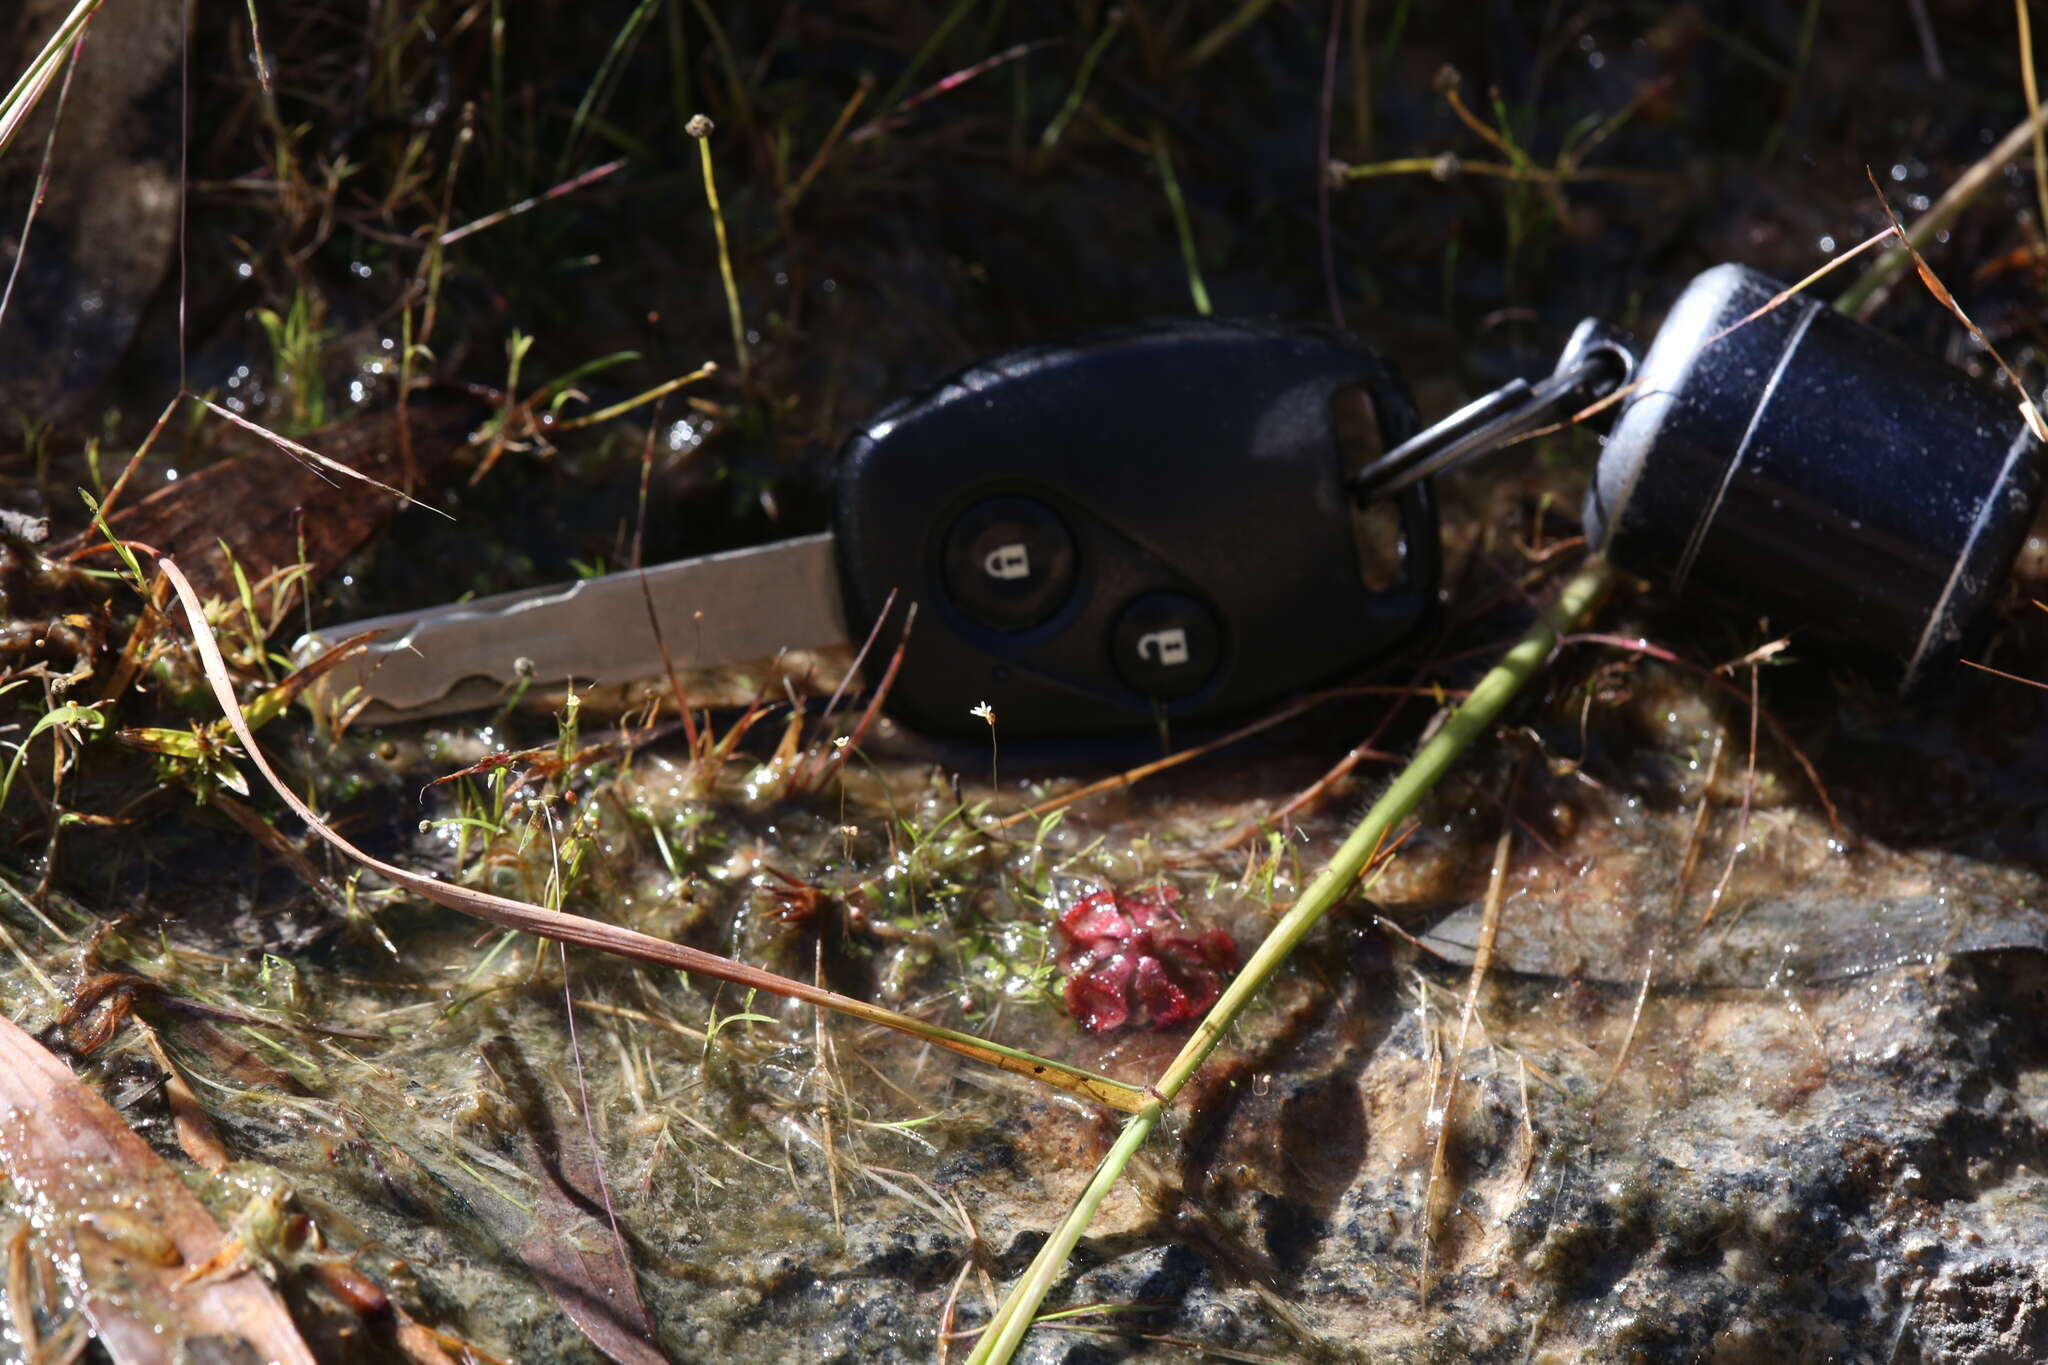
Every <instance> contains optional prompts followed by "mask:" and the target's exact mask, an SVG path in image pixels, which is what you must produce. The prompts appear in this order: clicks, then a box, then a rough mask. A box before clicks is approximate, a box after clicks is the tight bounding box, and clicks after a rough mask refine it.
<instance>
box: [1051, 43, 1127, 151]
mask: <svg viewBox="0 0 2048 1365" xmlns="http://www.w3.org/2000/svg"><path fill="white" fill-rule="evenodd" d="M1123 28H1124V12H1123V11H1122V10H1121V9H1117V10H1112V11H1110V15H1109V22H1108V23H1106V24H1104V25H1103V26H1102V32H1100V33H1098V34H1096V35H1095V41H1094V42H1092V43H1090V44H1088V51H1087V52H1085V53H1083V54H1082V56H1081V69H1080V71H1078V72H1077V73H1075V76H1074V88H1073V89H1071V90H1069V91H1068V92H1067V98H1066V100H1065V101H1064V102H1063V103H1062V104H1061V105H1060V109H1059V112H1058V113H1056V114H1054V115H1053V116H1052V121H1051V122H1050V123H1048V124H1046V125H1045V131H1044V132H1043V133H1041V134H1039V137H1038V156H1039V159H1040V160H1041V161H1042V160H1044V158H1046V157H1048V156H1050V155H1052V150H1053V148H1055V147H1057V146H1059V145H1060V139H1061V138H1062V137H1064V136H1066V132H1067V125H1068V124H1070V123H1072V122H1073V121H1074V115H1076V114H1078V113H1080V112H1081V101H1083V100H1085V99H1086V98H1088V84H1089V82H1090V81H1092V80H1094V79H1095V67H1096V65H1097V64H1098V63H1099V62H1101V60H1102V54H1103V53H1105V52H1107V51H1108V50H1109V45H1110V44H1111V43H1112V42H1114V41H1115V40H1116V35H1117V34H1119V33H1121V32H1123Z"/></svg>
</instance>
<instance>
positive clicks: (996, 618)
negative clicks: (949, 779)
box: [834, 320, 1438, 737]
mask: <svg viewBox="0 0 2048 1365" xmlns="http://www.w3.org/2000/svg"><path fill="white" fill-rule="evenodd" d="M1416 427H1417V420H1416V415H1415V407H1414V403H1413V401H1412V400H1411V399H1410V397H1409V395H1408V392H1407V389H1406V388H1405V386H1404V385H1403V384H1402V382H1401V380H1400V378H1399V377H1398V375H1397V374H1396V373H1395V371H1394V370H1393V368H1392V367H1391V366H1389V365H1388V364H1387V363H1386V362H1385V361H1384V360H1382V359H1381V358H1380V357H1379V356H1378V355H1377V354H1375V353H1374V352H1373V351H1371V350H1370V349H1368V348H1367V347H1365V346H1364V345H1362V344H1361V343H1359V342H1358V341H1356V340H1355V339H1353V338H1350V337H1347V336H1344V335H1342V334H1339V333H1336V332H1331V331H1327V330H1322V329H1316V328H1307V327H1299V326H1280V325H1273V324H1266V323H1258V322H1222V321H1206V320H1203V321H1175V322H1164V323H1154V324H1148V325H1145V326H1140V327H1134V328H1128V329H1123V330H1118V331H1114V332H1109V333H1104V334H1099V335H1096V336H1092V337H1089V338H1086V339H1084V340H1081V341H1078V342H1075V343H1073V344H1070V345H1061V346H1043V347H1034V348H1031V349H1028V350H1021V351H1014V352H1011V353H1009V354H1006V355H1002V356H998V357H996V358H994V359H992V360H986V361H983V362H981V363H979V364H976V365H974V366H972V367H970V368H968V369H965V370H962V371H961V372H960V373H958V374H956V375H954V376H952V377H951V378H949V379H947V380H945V381H944V382H942V383H940V384H938V385H937V386H935V387H934V388H932V389H931V390H930V391H928V392H926V393H923V394H921V395H918V396H916V397H913V398H910V399H907V400H904V401H901V402H898V403H895V404H893V405H891V406H890V407H888V408H886V409H884V410H883V411H882V412H881V413H880V414H879V415H878V416H877V417H876V418H875V419H874V420H873V421H872V422H870V423H869V424H868V425H867V426H866V427H865V428H864V429H863V430H861V431H859V432H857V433H856V434H855V435H854V436H853V437H852V438H851V439H849V440H848V442H847V443H846V446H845V448H844V449H843V450H842V452H841V455H840V465H839V482H838V487H837V493H836V501H835V507H834V531H835V540H836V545H837V553H838V556H839V568H840V582H841V586H842V588H843V591H844V594H845V600H846V607H847V615H848V622H849V625H850V627H851V629H852V630H853V632H854V638H856V639H859V638H861V637H862V635H863V634H865V632H866V631H867V630H868V629H869V628H870V627H871V626H872V625H873V623H874V622H875V621H876V619H877V618H878V617H879V615H880V614H881V611H882V608H883V604H884V603H885V601H886V600H887V599H888V597H889V594H890V593H891V591H894V592H895V593H896V594H897V602H898V611H897V613H896V615H895V617H894V618H893V622H892V623H891V624H890V625H888V626H887V627H886V628H885V630H884V632H883V635H882V637H881V639H880V640H879V641H878V643H877V646H876V650H877V653H876V654H875V655H874V656H872V659H871V662H870V665H869V672H870V674H871V675H872V676H875V677H879V676H880V673H881V669H882V666H883V661H885V660H886V659H887V658H888V657H889V651H891V650H893V649H894V647H895V645H896V643H897V631H898V630H900V628H901V627H900V622H901V621H902V619H903V613H902V610H901V608H902V607H903V606H906V605H908V604H909V603H913V602H914V603H916V604H917V608H918V614H917V621H916V626H915V628H914V629H913V631H912V633H911V638H910V641H909V644H908V648H907V649H906V650H905V651H904V655H903V661H902V667H901V670H900V672H899V673H898V675H897V677H896V679H895V682H894V685H893V687H892V689H891V692H890V694H889V698H888V702H887V706H888V709H889V710H890V712H891V713H892V714H893V715H895V716H896V717H898V718H899V719H901V720H902V721H903V722H904V723H905V724H908V725H910V726H912V727H914V728H917V729H920V730H928V731H934V732H940V733H956V734H957V733H963V732H964V733H975V732H980V731H983V730H984V729H985V726H984V723H983V721H982V720H981V719H980V718H979V717H978V716H976V715H975V714H974V713H973V712H972V711H971V710H970V708H971V707H972V706H973V704H974V702H976V701H986V702H988V703H989V704H990V706H992V707H993V708H994V710H995V714H996V718H997V725H998V730H999V733H1000V734H1001V735H1002V736H1004V737H1011V736H1016V737H1026V736H1039V735H1074V734H1087V733H1101V732H1105V731H1113V730H1129V729H1139V728H1146V727H1151V726H1153V725H1155V724H1157V723H1159V722H1161V721H1162V720H1170V721H1175V722H1181V721H1186V722H1200V721H1206V720H1211V719H1217V718H1222V717H1226V716H1230V715H1233V714H1236V713H1241V712H1244V711H1247V710H1249V709H1252V708H1255V707H1258V706H1260V705H1263V704H1267V703H1270V702H1272V701H1274V700H1275V699H1277V698H1279V697H1282V696H1284V695H1286V694H1288V693H1290V692H1293V691H1296V690H1298V689H1301V688H1303V687H1307V686H1310V685H1312V684H1315V683H1318V682H1321V681H1324V680H1326V679H1329V678H1331V677H1334V676H1337V675H1340V674H1343V673H1346V672H1348V671H1352V670H1356V669H1358V668H1361V667H1363V666H1365V665H1368V664H1370V663H1371V662H1373V661H1374V660H1375V659H1378V658H1380V657H1382V656H1384V655H1385V654H1386V653H1387V652H1388V650H1389V649H1390V648H1391V647H1392V646H1394V645H1395V644H1396V643H1397V642H1398V641H1399V640H1400V639H1401V638H1402V637H1403V636H1405V635H1406V634H1408V633H1409V632H1410V631H1411V630H1413V629H1414V628H1415V626H1416V625H1417V623H1418V622H1420V621H1421V620H1422V619H1423V617H1424V616H1425V615H1426V614H1427V613H1428V612H1429V611H1430V609H1431V608H1432V606H1433V604H1434V601H1435V596H1436V585H1437V569H1438V563H1437V559H1438V545H1437V524H1436V512H1435V506H1434V503H1433V499H1432V494H1431V491H1430V488H1429V485H1428V483H1427V482H1426V481H1425V482H1423V483H1420V484H1417V485H1415V486H1413V487H1411V488H1410V489H1408V490H1406V491H1405V492H1403V493H1402V494H1401V495H1400V496H1399V497H1398V498H1397V499H1394V500H1392V501H1391V502H1388V503H1383V504H1380V505H1379V506H1378V507H1375V508H1361V507H1360V506H1359V505H1358V503H1357V502H1356V500H1354V498H1353V497H1352V496H1351V494H1350V493H1349V492H1347V490H1346V479H1347V477H1348V476H1349V475H1350V474H1351V473H1353V472H1355V471H1356V470H1357V469H1358V468H1360V467H1362V466H1363V465H1364V464H1366V463H1369V462H1370V461H1371V460H1372V459H1374V458H1375V457H1377V456H1378V455H1379V454H1381V453H1383V452H1384V451H1385V450H1389V449H1392V448H1393V447H1394V446H1395V445H1397V444H1399V443H1400V442H1401V441H1403V440H1405V439H1407V438H1408V437H1409V436H1410V435H1412V434H1413V433H1414V431H1415V430H1416Z"/></svg>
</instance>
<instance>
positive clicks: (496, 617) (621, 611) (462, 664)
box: [293, 533, 846, 723]
mask: <svg viewBox="0 0 2048 1365" xmlns="http://www.w3.org/2000/svg"><path fill="white" fill-rule="evenodd" d="M643 582H644V584H645V587H644V588H643V586H642V584H643ZM650 598H651V599H652V601H653V604H654V613H655V615H656V617H657V618H658V619H659V620H660V622H661V637H660V640H659V641H657V639H656V637H655V632H654V629H653V627H652V626H650V625H649V623H648V610H647V604H648V601H649V599H650ZM366 630H381V631H382V632H383V634H382V635H381V636H380V637H379V638H378V639H376V640H373V641H372V642H371V643H370V645H369V646H368V648H367V649H366V650H364V652H363V653H362V654H360V655H358V656H356V657H355V658H352V659H349V660H347V661H346V662H344V663H342V664H340V665H338V666H337V667H336V668H335V669H334V670H333V671H332V672H331V673H329V674H327V675H326V676H325V677H323V678H322V679H321V680H320V684H319V686H320V688H321V690H322V691H323V692H325V693H326V694H327V695H329V696H333V697H343V696H346V695H347V694H348V692H349V691H350V689H352V688H358V687H359V688H361V689H362V694H363V695H366V696H368V697H369V698H370V704H369V705H368V706H366V707H365V708H364V709H363V712H362V715H361V719H363V720H364V721H366V722H370V723H377V722H380V721H387V720H411V719H420V718H424V717H427V716H438V715H447V714H450V713H452V712H456V711H466V710H470V709H472V708H476V707H483V706H489V705H491V704H493V703H494V702H496V701H498V700H501V699H502V698H503V697H504V696H506V695H507V693H508V691H509V689H511V688H512V687H514V686H516V685H517V684H518V683H520V682H521V681H524V680H528V679H530V680H531V681H533V682H534V683H537V684H542V685H557V686H558V685H560V684H562V683H564V682H572V683H574V684H575V685H577V686H579V687H589V686H602V685H606V684H618V683H630V682H636V681H640V680H642V679H648V678H657V677H659V676H661V674H662V671H663V661H662V648H661V647H662V645H663V644H666V646H667V648H668V658H669V660H670V661H671V662H672V663H673V664H674V665H675V667H676V668H677V669H678V670H688V669H699V668H711V667H715V666H718V665H721V664H731V663H743V662H746V661H749V660H753V659H766V658H769V657H771V656H772V655H774V654H776V653H778V652H779V651H781V650H784V649H818V648H822V647H824V646H827V645H836V644H842V643H844V642H845V640H846V623H845V617H844V613H843V610H842V608H841V606H840V594H839V574H838V569H837V567H836V566H835V564H834V563H833V556H832V537H831V535H830V534H829V533H826V534H822V535H813V536H800V537H798V538H797V539H795V540H785V541H781V542H779V543H777V544H774V545H763V546H759V547H756V548H754V549H747V550H732V551H729V552H727V553H724V554H715V555H704V556H702V557H700V558H697V559H683V560H677V561H675V562H674V563H671V564H658V565H655V566H654V567H652V568H649V569H647V570H645V571H644V572H641V571H632V570H629V571H627V572H624V573H615V574H606V575H605V576H603V577H602V578H587V579H584V580H582V581H580V582H577V583H568V584H557V585H553V586H549V587H544V588H532V589H527V590H525V591H521V592H509V593H501V594H499V595H497V596H495V597H484V598H478V599H476V600H474V601H469V602H459V603H454V604H452V605H449V606H445V607H435V608H431V609H429V610H426V611H418V612H400V613H397V614H395V615H391V616H380V617H377V618H375V619H372V620H368V621H354V622H350V623H348V624H346V625H336V626H329V627H325V628H323V629H321V630H318V631H315V632H313V633H312V634H310V635H307V636H305V637H303V638H302V639H301V640H300V641H299V642H298V644H296V645H295V646H293V653H294V655H295V656H296V657H297V658H299V659H300V660H301V661H304V660H307V659H310V658H312V657H314V656H315V655H317V654H318V653H319V652H320V651H321V650H323V649H326V648H328V647H329V646H331V645H333V644H335V643H336V642H338V641H341V640H346V639H348V638H349V637H350V636H352V635H357V634H360V633H362V632H363V631H366Z"/></svg>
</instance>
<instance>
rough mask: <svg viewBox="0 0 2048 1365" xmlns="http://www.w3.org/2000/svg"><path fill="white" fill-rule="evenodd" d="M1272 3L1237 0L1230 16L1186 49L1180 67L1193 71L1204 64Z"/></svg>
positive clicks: (1248, 26) (1269, 0)
mask: <svg viewBox="0 0 2048 1365" xmlns="http://www.w3.org/2000/svg"><path fill="white" fill-rule="evenodd" d="M1272 4H1273V0H1238V6H1237V9H1236V10H1235V11H1234V12H1233V13H1232V14H1231V15H1230V17H1229V18H1227V19H1225V20H1224V21H1223V22H1222V23H1220V24H1218V25H1217V26H1216V27H1215V28H1213V29H1210V30H1209V32H1208V33H1207V34H1206V35H1205V36H1204V37H1203V38H1202V40H1201V41H1200V42H1198V43H1196V44H1195V45H1194V47H1192V48H1190V49H1189V50H1188V55H1187V56H1185V57H1183V58H1182V59H1181V63H1180V64H1181V66H1182V68H1183V69H1185V70H1188V71H1193V70H1194V69H1195V68H1197V67H1199V66H1203V65H1205V64H1206V63H1207V62H1208V61H1209V60H1210V59H1211V58H1213V57H1214V56H1215V55H1216V54H1217V53H1219V52H1221V51H1222V50H1223V49H1224V48H1226V47H1229V46H1230V44H1231V43H1232V42H1233V41H1234V40H1235V39H1236V38H1237V35H1238V34H1240V33H1242V32H1244V31H1245V30H1246V29H1248V28H1250V27H1251V26H1252V24H1253V23H1254V22H1256V21H1257V20H1258V17H1259V16H1260V15H1261V14H1264V13H1265V12H1266V11H1267V9H1269V8H1270V7H1271V6H1272Z"/></svg>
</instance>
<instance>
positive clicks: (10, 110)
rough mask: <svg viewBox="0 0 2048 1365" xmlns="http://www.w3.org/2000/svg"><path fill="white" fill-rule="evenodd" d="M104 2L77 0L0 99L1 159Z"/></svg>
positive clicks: (98, 0) (99, 0)
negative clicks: (73, 45) (68, 53)
mask: <svg viewBox="0 0 2048 1365" xmlns="http://www.w3.org/2000/svg"><path fill="white" fill-rule="evenodd" d="M100 4H101V0H78V3H77V4H76V5H73V6H72V7H71V13H69V14H67V15H66V16H64V22H63V23H61V24H59V25H57V31H56V32H55V33H53V34H51V35H50V41H49V42H47V43H44V44H43V50H42V51H40V52H38V53H37V54H36V55H35V59H34V60H33V61H31V62H30V63H29V64H28V69H27V70H26V71H24V72H22V73H21V75H20V76H19V77H17V78H16V79H15V82H14V84H13V85H12V86H10V87H8V90H7V94H6V95H5V96H4V97H0V156H4V155H5V154H6V152H7V145H8V144H9V143H11V142H13V141H14V138H15V135H16V134H17V133H19V132H20V131H21V125H22V123H23V122H24V121H26V120H27V118H28V116H29V111H30V110H32V109H34V108H35V107H36V102H37V101H38V100H40V99H41V98H42V97H43V91H44V90H46V89H47V88H49V84H50V78H51V77H53V76H55V75H56V74H57V64H58V63H59V62H61V61H63V60H64V54H65V53H66V52H68V51H70V49H71V45H72V44H73V43H75V42H76V41H78V36H79V34H81V33H82V32H84V31H85V26H86V24H87V23H88V22H89V21H90V20H91V19H92V16H93V14H94V13H95V12H96V11H97V10H98V9H99V7H100Z"/></svg>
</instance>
